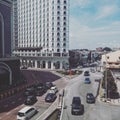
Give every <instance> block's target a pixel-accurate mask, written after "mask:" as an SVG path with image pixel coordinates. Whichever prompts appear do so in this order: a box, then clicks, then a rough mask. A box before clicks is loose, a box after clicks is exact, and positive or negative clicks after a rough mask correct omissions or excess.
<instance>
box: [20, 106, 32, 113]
mask: <svg viewBox="0 0 120 120" xmlns="http://www.w3.org/2000/svg"><path fill="white" fill-rule="evenodd" d="M31 108H33V107H31V106H26V107H24V108H22V109H21V110H20V111H18V112H21V113H25V112H26V111H28V110H29V109H31Z"/></svg>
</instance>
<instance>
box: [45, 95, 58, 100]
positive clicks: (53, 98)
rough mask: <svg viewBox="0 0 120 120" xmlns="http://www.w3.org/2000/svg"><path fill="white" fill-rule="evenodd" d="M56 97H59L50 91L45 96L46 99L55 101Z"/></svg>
mask: <svg viewBox="0 0 120 120" xmlns="http://www.w3.org/2000/svg"><path fill="white" fill-rule="evenodd" d="M56 98H57V96H56V94H54V93H48V94H47V95H46V97H45V101H46V102H54V101H55V99H56Z"/></svg>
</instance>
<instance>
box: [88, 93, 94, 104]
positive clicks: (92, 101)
mask: <svg viewBox="0 0 120 120" xmlns="http://www.w3.org/2000/svg"><path fill="white" fill-rule="evenodd" d="M86 102H87V103H95V97H94V95H93V94H92V93H87V94H86Z"/></svg>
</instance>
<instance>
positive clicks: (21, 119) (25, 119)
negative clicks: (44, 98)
mask: <svg viewBox="0 0 120 120" xmlns="http://www.w3.org/2000/svg"><path fill="white" fill-rule="evenodd" d="M37 112H38V111H37V110H36V108H34V107H30V106H26V107H24V108H22V109H21V110H20V111H18V114H17V120H29V119H30V118H31V117H32V116H33V115H34V114H36V113H37Z"/></svg>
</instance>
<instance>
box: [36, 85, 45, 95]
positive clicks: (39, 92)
mask: <svg viewBox="0 0 120 120" xmlns="http://www.w3.org/2000/svg"><path fill="white" fill-rule="evenodd" d="M35 89H36V91H35V92H36V96H41V95H43V94H44V93H45V92H46V91H47V90H46V87H45V85H44V84H42V83H39V84H37V85H36V86H35Z"/></svg>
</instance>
